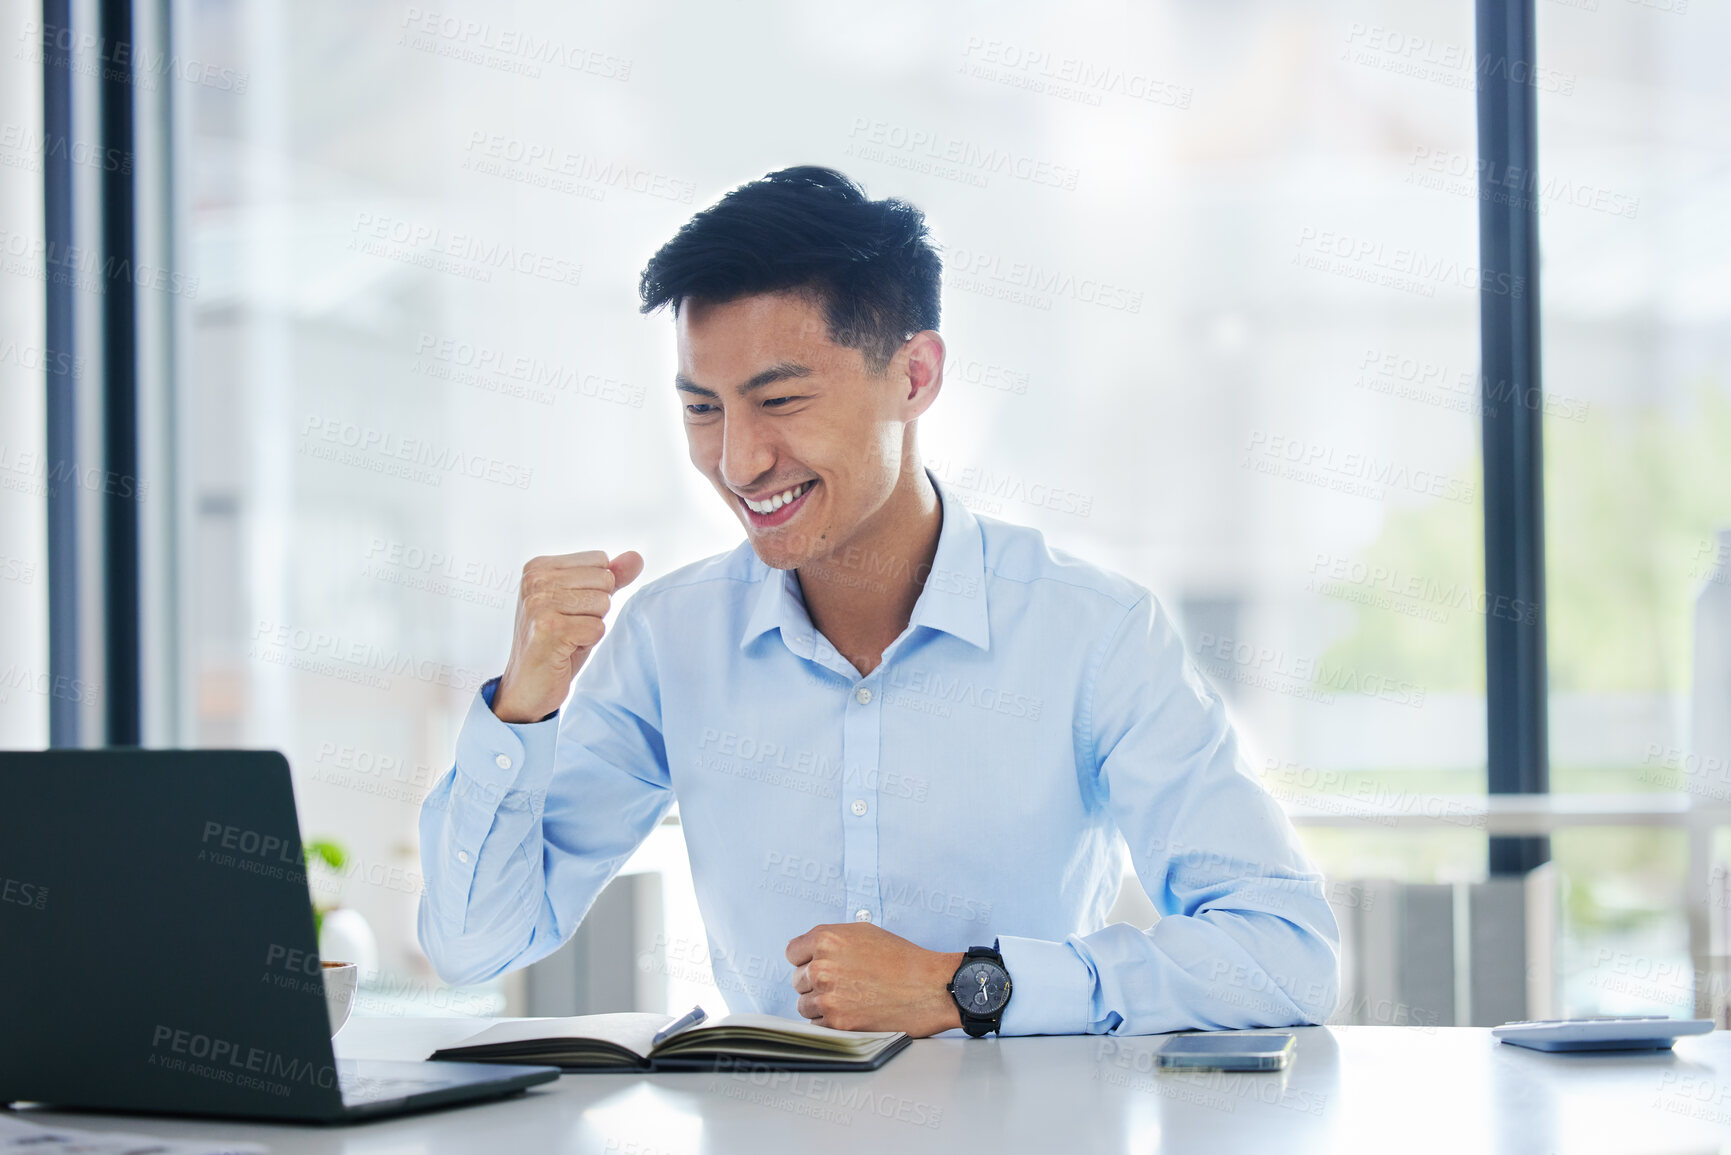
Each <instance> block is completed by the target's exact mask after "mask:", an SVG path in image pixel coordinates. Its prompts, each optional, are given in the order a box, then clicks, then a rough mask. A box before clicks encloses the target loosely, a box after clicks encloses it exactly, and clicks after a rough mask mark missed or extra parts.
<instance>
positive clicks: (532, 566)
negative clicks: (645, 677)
mask: <svg viewBox="0 0 1731 1155" xmlns="http://www.w3.org/2000/svg"><path fill="white" fill-rule="evenodd" d="M642 572H643V558H642V557H641V556H640V555H639V554H637V553H636V552H635V551H633V550H628V551H626V552H625V553H622V554H620V555H619V556H618V557H616V558H614V559H613V560H612V561H609V560H607V555H606V554H605V553H603V552H602V551H600V550H598V549H592V550H586V551H585V552H583V553H565V554H555V555H553V556H551V557H537V558H531V559H530V561H529V563H528V564H527V565H525V566H524V567H523V582H522V586H521V588H520V590H519V592H518V594H517V623H516V626H515V627H514V629H513V632H512V635H511V657H510V659H509V660H508V661H507V662H506V663H505V673H504V674H503V676H501V677H500V679H499V688H498V690H496V691H495V692H494V694H493V713H494V714H496V715H498V717H499V719H500V721H504V722H538V721H540V720H541V719H542V718H545V717H546V716H547V715H548V714H551V713H552V712H553V711H555V710H557V709H558V708H559V706H560V704H561V703H563V702H564V701H565V695H566V694H568V693H570V692H571V680H572V679H573V678H575V677H576V676H577V671H578V670H581V669H582V668H583V663H584V662H585V661H587V660H588V658H589V654H590V652H591V651H592V650H594V648H595V644H596V643H597V642H599V641H600V640H601V635H602V634H603V633H605V632H606V627H605V626H604V625H603V624H602V621H601V619H603V618H605V617H606V616H607V609H608V606H609V605H610V604H611V603H612V600H613V595H614V593H616V592H617V591H619V590H621V589H624V588H625V587H626V586H628V585H630V584H631V583H632V582H633V581H634V580H636V578H637V575H638V574H640V573H642Z"/></svg>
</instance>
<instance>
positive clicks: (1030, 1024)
mask: <svg viewBox="0 0 1731 1155" xmlns="http://www.w3.org/2000/svg"><path fill="white" fill-rule="evenodd" d="M998 953H999V954H1000V955H1002V956H1003V957H1004V969H1005V970H1006V971H1009V972H1010V1001H1009V1004H1008V1005H1007V1006H1005V1007H1004V1017H1003V1019H1002V1020H1001V1021H1000V1023H999V1027H998V1034H999V1035H1085V1034H1088V1033H1089V1029H1088V1028H1089V1027H1090V1026H1092V1024H1093V1021H1094V1020H1093V1013H1092V1012H1093V1006H1094V985H1095V982H1094V972H1093V970H1092V969H1090V968H1089V966H1088V964H1087V963H1085V962H1083V961H1082V957H1081V956H1080V955H1078V954H1077V953H1076V952H1075V950H1073V949H1072V948H1071V946H1070V944H1069V943H1068V942H1047V941H1045V940H1043V939H1037V938H1016V937H1014V936H1013V935H999V936H998Z"/></svg>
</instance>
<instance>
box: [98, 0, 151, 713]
mask: <svg viewBox="0 0 1731 1155" xmlns="http://www.w3.org/2000/svg"><path fill="white" fill-rule="evenodd" d="M97 25H98V27H97V42H98V48H97V66H98V69H99V73H98V75H99V79H98V81H97V92H98V97H97V100H98V104H99V112H100V117H99V120H100V124H101V128H100V132H101V136H102V148H103V152H102V155H103V156H105V157H123V158H126V159H127V160H128V161H130V160H131V159H132V157H133V156H134V155H135V154H134V150H133V129H132V81H133V76H134V73H135V70H136V68H137V65H136V63H135V54H136V49H137V43H136V41H135V40H134V39H133V34H132V4H131V0H98V4H97ZM133 169H134V165H133V164H131V163H126V164H114V165H107V164H105V165H103V166H101V168H100V169H99V173H98V177H97V179H98V180H99V181H100V183H101V189H102V195H101V198H100V199H101V202H102V246H101V253H102V304H101V308H102V403H103V424H102V448H103V456H104V458H105V462H104V465H105V472H104V473H103V485H102V495H101V500H102V542H103V555H104V558H103V560H104V562H105V563H106V564H105V565H104V566H103V579H104V584H103V598H102V601H103V611H104V612H103V619H104V630H105V633H106V635H107V636H106V639H105V640H106V642H107V644H106V645H105V646H104V647H103V649H104V653H105V655H106V658H107V670H106V673H107V676H108V687H107V689H108V697H107V701H108V733H107V741H108V744H109V745H110V746H136V745H139V743H140V742H141V741H142V714H143V709H142V694H141V687H140V685H139V656H140V655H139V622H138V615H139V585H138V581H139V577H138V573H139V555H138V522H139V518H138V503H139V492H138V340H137V320H138V310H137V301H136V298H135V289H134V286H135V285H136V284H137V279H136V278H135V276H134V273H135V269H134V264H135V262H136V261H137V259H138V252H137V249H138V246H137V242H136V237H135V230H134V217H133V213H134V201H133Z"/></svg>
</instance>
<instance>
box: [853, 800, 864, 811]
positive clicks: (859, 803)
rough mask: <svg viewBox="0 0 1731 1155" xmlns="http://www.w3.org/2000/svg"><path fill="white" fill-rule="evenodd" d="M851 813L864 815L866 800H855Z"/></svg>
mask: <svg viewBox="0 0 1731 1155" xmlns="http://www.w3.org/2000/svg"><path fill="white" fill-rule="evenodd" d="M853 812H854V813H855V814H864V813H865V812H866V800H865V799H864V798H855V799H854V800H853Z"/></svg>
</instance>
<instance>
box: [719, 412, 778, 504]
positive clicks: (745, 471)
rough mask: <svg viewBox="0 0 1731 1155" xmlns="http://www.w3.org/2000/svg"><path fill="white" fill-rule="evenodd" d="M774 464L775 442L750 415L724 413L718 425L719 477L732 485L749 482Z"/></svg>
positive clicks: (744, 485)
mask: <svg viewBox="0 0 1731 1155" xmlns="http://www.w3.org/2000/svg"><path fill="white" fill-rule="evenodd" d="M774 468H775V446H774V445H773V444H772V443H771V441H770V439H769V438H768V437H766V436H764V430H763V428H762V427H761V426H760V425H759V424H758V423H757V422H755V421H753V420H751V419H750V418H742V417H733V416H725V417H723V418H722V428H721V480H722V481H724V482H726V483H727V484H728V485H730V486H732V487H733V488H734V489H750V488H751V486H752V483H753V482H755V481H756V480H757V479H758V478H760V477H762V476H764V475H765V474H767V473H769V472H770V470H772V469H774Z"/></svg>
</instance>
